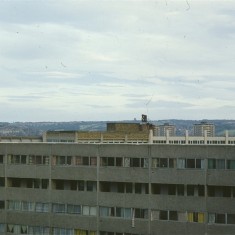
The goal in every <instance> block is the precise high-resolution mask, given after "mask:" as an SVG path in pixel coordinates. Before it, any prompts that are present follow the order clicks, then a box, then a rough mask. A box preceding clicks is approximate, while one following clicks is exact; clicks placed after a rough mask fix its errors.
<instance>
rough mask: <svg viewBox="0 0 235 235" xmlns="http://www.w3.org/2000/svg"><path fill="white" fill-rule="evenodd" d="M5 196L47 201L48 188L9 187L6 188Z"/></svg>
mask: <svg viewBox="0 0 235 235" xmlns="http://www.w3.org/2000/svg"><path fill="white" fill-rule="evenodd" d="M6 198H7V199H8V200H19V201H32V202H49V201H50V190H47V189H33V188H16V187H15V188H14V187H9V188H7V189H6Z"/></svg>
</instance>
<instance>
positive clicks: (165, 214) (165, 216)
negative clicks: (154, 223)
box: [159, 211, 168, 220]
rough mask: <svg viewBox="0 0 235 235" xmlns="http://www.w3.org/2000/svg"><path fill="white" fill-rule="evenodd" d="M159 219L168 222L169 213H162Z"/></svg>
mask: <svg viewBox="0 0 235 235" xmlns="http://www.w3.org/2000/svg"><path fill="white" fill-rule="evenodd" d="M159 219H160V220H168V211H160V213H159Z"/></svg>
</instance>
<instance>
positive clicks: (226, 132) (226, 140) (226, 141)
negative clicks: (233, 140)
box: [225, 130, 228, 144]
mask: <svg viewBox="0 0 235 235" xmlns="http://www.w3.org/2000/svg"><path fill="white" fill-rule="evenodd" d="M225 144H228V130H226V131H225Z"/></svg>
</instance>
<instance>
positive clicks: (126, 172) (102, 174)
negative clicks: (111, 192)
mask: <svg viewBox="0 0 235 235" xmlns="http://www.w3.org/2000/svg"><path fill="white" fill-rule="evenodd" d="M148 178H149V176H148V169H147V168H138V167H100V169H99V180H100V181H116V182H136V183H138V182H139V183H144V182H148Z"/></svg>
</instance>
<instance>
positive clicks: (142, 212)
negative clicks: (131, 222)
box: [135, 208, 148, 219]
mask: <svg viewBox="0 0 235 235" xmlns="http://www.w3.org/2000/svg"><path fill="white" fill-rule="evenodd" d="M135 218H139V219H144V218H148V210H147V209H138V208H136V209H135Z"/></svg>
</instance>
